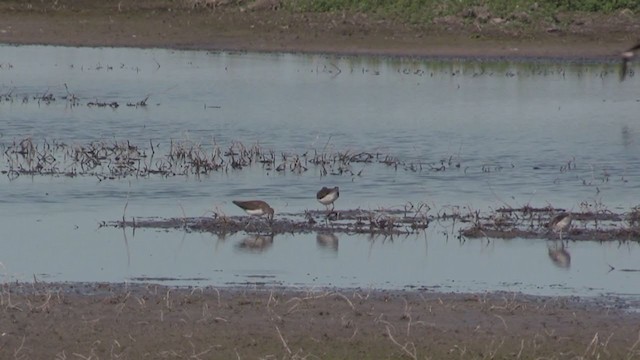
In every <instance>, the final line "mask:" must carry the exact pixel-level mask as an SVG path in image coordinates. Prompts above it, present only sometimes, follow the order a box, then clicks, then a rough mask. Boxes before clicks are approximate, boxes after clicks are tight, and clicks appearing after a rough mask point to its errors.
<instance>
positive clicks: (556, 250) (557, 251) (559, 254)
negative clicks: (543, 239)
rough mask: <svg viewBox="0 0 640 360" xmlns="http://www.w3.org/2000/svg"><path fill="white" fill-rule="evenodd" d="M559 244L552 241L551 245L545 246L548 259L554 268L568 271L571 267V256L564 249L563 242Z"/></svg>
mask: <svg viewBox="0 0 640 360" xmlns="http://www.w3.org/2000/svg"><path fill="white" fill-rule="evenodd" d="M559 243H560V245H558V241H554V242H553V245H547V250H548V254H549V259H551V262H552V263H553V264H554V265H555V266H557V267H559V268H562V269H568V268H569V267H570V266H571V254H569V252H568V251H567V249H566V248H565V247H564V242H563V241H559Z"/></svg>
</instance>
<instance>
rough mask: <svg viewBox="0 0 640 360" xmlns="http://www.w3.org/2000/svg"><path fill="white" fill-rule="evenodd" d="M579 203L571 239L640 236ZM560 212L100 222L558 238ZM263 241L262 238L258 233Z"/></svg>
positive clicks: (632, 219) (423, 210) (622, 217)
mask: <svg viewBox="0 0 640 360" xmlns="http://www.w3.org/2000/svg"><path fill="white" fill-rule="evenodd" d="M598 206H600V207H599V208H596V209H594V208H593V204H587V203H584V204H583V208H582V209H581V211H577V212H571V213H570V214H571V216H572V218H573V219H574V220H573V225H572V226H571V227H570V228H569V229H568V230H567V231H566V232H565V233H564V234H563V235H562V240H572V241H584V240H595V241H610V240H617V241H640V226H639V222H640V220H639V219H640V210H638V209H635V208H634V209H633V210H632V211H631V212H629V213H626V214H617V213H613V212H611V211H609V210H606V209H604V208H603V207H602V206H601V205H598ZM561 212H564V210H563V209H558V208H553V207H551V206H548V207H544V208H534V207H530V206H523V207H521V208H500V209H497V210H494V211H490V212H489V213H486V214H485V213H481V212H479V211H471V210H468V211H466V212H463V211H459V210H458V208H456V207H453V211H451V210H449V211H444V210H441V211H438V212H437V213H433V211H432V209H431V208H430V207H429V206H427V205H426V204H418V205H413V204H408V205H407V206H405V209H381V210H362V209H352V210H340V211H337V210H334V211H330V212H326V211H305V212H304V213H283V214H278V215H277V217H276V218H275V219H274V220H273V221H267V220H264V219H253V218H250V217H246V216H245V217H236V216H233V217H228V216H224V215H219V214H214V216H212V217H182V218H131V219H130V220H127V219H126V218H124V217H123V219H122V220H118V221H111V222H103V223H102V224H101V226H113V227H129V228H133V229H136V228H152V229H182V230H185V231H188V232H191V231H200V232H210V233H215V234H218V235H225V234H232V233H236V232H240V231H244V232H247V233H255V234H269V235H270V236H273V235H275V234H283V233H310V232H316V233H318V234H333V233H346V234H371V235H380V236H391V237H392V236H399V235H409V234H415V233H419V232H421V231H423V230H424V229H426V228H428V227H429V226H431V225H434V224H437V225H438V226H441V227H442V228H443V229H450V231H451V232H453V233H454V234H455V237H456V238H457V239H458V240H460V241H465V240H466V239H467V238H469V239H472V238H507V239H508V238H516V237H520V238H538V239H540V238H545V239H550V240H558V239H561V238H560V236H559V234H558V233H556V232H554V231H552V230H551V229H550V228H549V223H550V222H551V219H552V218H553V217H554V216H555V215H557V214H559V213H561ZM261 241H264V239H261Z"/></svg>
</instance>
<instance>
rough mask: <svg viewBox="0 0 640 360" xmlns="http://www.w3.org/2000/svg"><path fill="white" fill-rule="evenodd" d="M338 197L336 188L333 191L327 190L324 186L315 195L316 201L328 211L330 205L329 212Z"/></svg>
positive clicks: (338, 190)
mask: <svg viewBox="0 0 640 360" xmlns="http://www.w3.org/2000/svg"><path fill="white" fill-rule="evenodd" d="M339 197H340V189H339V188H338V187H337V186H336V187H334V188H333V189H329V188H328V187H326V186H323V187H322V189H320V191H318V193H317V194H316V199H318V201H319V202H320V204H322V205H324V206H326V207H327V210H329V205H331V211H333V209H334V207H335V205H334V204H333V202H334V201H336V200H337V199H338V198H339Z"/></svg>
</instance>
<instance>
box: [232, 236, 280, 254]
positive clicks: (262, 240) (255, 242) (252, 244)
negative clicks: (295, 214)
mask: <svg viewBox="0 0 640 360" xmlns="http://www.w3.org/2000/svg"><path fill="white" fill-rule="evenodd" d="M272 245H273V235H249V236H247V237H245V238H244V239H242V240H241V241H240V242H239V243H237V244H236V248H237V249H238V250H241V251H246V252H252V253H261V252H264V251H266V250H267V249H269V248H270V247H271V246H272Z"/></svg>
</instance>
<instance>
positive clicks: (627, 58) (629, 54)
mask: <svg viewBox="0 0 640 360" xmlns="http://www.w3.org/2000/svg"><path fill="white" fill-rule="evenodd" d="M638 50H640V42H638V43H637V44H635V45H633V46H632V47H630V48H629V49H627V50H626V51H625V52H623V53H622V54H620V57H622V66H621V68H620V81H623V80H624V79H625V77H626V76H627V69H628V67H629V62H631V61H632V60H633V59H634V58H635V57H636V55H638Z"/></svg>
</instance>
